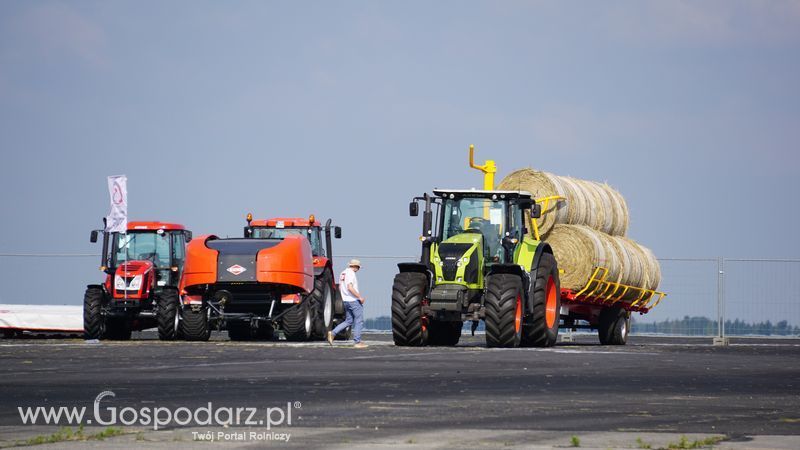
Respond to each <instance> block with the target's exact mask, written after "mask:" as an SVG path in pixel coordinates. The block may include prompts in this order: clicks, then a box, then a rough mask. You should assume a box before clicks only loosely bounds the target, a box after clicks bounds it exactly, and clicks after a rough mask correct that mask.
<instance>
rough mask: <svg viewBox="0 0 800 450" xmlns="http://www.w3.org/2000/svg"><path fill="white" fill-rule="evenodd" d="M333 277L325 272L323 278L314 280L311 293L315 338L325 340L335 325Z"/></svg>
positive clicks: (328, 272)
mask: <svg viewBox="0 0 800 450" xmlns="http://www.w3.org/2000/svg"><path fill="white" fill-rule="evenodd" d="M332 279H333V276H332V275H331V273H330V271H329V270H327V269H326V270H325V272H324V274H323V275H322V276H321V277H317V278H315V279H314V290H313V291H311V296H310V299H309V300H311V311H312V313H313V314H312V316H313V320H314V323H313V337H314V338H316V339H325V338H326V337H327V336H328V331H330V330H331V328H332V324H333V308H334V305H333V287H332V286H333V281H332Z"/></svg>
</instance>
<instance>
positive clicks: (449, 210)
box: [442, 198, 507, 260]
mask: <svg viewBox="0 0 800 450" xmlns="http://www.w3.org/2000/svg"><path fill="white" fill-rule="evenodd" d="M506 208H507V204H506V202H503V201H500V202H495V201H492V200H490V199H484V198H456V199H445V200H444V209H443V217H442V240H447V239H449V238H451V237H453V236H455V235H457V234H461V233H480V234H482V235H483V239H484V243H485V248H486V250H487V252H488V253H487V254H486V256H487V257H488V259H489V260H493V259H495V257H499V256H501V250H502V248H501V246H500V241H501V239H502V237H503V234H504V233H505V232H506Z"/></svg>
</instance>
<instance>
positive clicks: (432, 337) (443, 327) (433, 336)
mask: <svg viewBox="0 0 800 450" xmlns="http://www.w3.org/2000/svg"><path fill="white" fill-rule="evenodd" d="M463 327H464V323H463V322H440V321H437V320H431V321H430V324H429V325H428V345H441V346H445V347H452V346H454V345H456V344H458V340H459V339H461V329H462V328H463Z"/></svg>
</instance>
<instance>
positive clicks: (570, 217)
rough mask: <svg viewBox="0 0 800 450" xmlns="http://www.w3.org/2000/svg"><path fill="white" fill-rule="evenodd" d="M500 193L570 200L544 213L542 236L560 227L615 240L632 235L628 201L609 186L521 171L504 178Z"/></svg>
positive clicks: (549, 206) (550, 207)
mask: <svg viewBox="0 0 800 450" xmlns="http://www.w3.org/2000/svg"><path fill="white" fill-rule="evenodd" d="M498 189H501V190H515V191H528V192H530V193H531V195H533V197H534V198H543V197H550V196H554V195H558V196H562V197H564V198H565V199H566V201H560V202H550V204H549V205H548V208H547V210H546V211H542V217H541V218H540V219H539V233H540V234H541V235H542V236H547V235H548V234H549V233H550V231H551V230H552V229H553V227H554V226H555V225H556V224H571V225H586V226H589V227H591V228H594V229H596V230H599V231H602V232H604V233H607V234H610V235H613V236H624V235H625V233H627V231H628V206H627V204H626V203H625V199H624V198H623V197H622V195H621V194H620V193H619V192H617V191H616V190H614V189H612V188H611V187H610V186H608V185H607V184H601V183H595V182H593V181H587V180H579V179H576V178H570V177H562V176H558V175H554V174H551V173H548V172H541V171H536V170H533V169H519V170H515V171H514V172H511V173H510V174H509V175H507V176H506V177H505V178H503V179H502V180H501V181H500V184H499V185H498Z"/></svg>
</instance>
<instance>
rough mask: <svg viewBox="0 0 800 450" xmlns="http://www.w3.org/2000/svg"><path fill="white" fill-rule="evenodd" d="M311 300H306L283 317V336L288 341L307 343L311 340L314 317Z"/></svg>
mask: <svg viewBox="0 0 800 450" xmlns="http://www.w3.org/2000/svg"><path fill="white" fill-rule="evenodd" d="M309 300H310V299H309V298H305V299H303V301H301V302H300V303H299V304H297V305H294V306H292V307H291V309H289V311H287V312H286V314H284V315H283V322H282V326H283V334H284V335H285V336H286V340H287V341H307V340H309V339H311V331H312V330H311V328H312V316H311V308H310V306H311V305H310V303H311V302H310V301H309Z"/></svg>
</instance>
